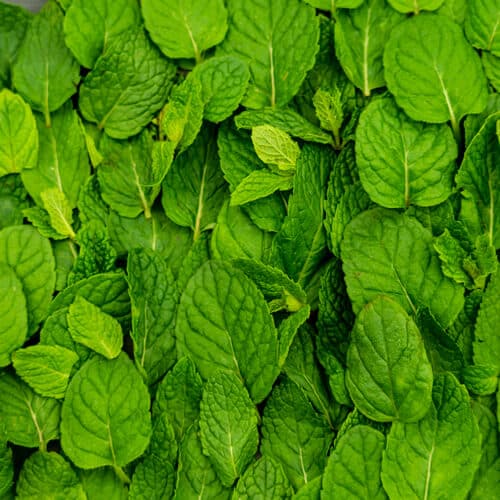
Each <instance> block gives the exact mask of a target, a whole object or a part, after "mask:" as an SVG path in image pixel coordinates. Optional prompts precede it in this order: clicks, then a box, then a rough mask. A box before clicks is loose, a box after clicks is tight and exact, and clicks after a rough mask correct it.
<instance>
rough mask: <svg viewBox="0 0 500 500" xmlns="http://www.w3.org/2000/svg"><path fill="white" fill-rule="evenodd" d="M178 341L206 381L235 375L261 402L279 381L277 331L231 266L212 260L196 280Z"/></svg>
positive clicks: (251, 287) (181, 315)
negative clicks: (220, 372)
mask: <svg viewBox="0 0 500 500" xmlns="http://www.w3.org/2000/svg"><path fill="white" fill-rule="evenodd" d="M242 304H244V308H243V306H242ZM249 331H251V332H252V336H251V337H249V336H248V332H249ZM176 337H177V350H178V354H179V356H182V355H189V356H190V357H191V358H192V359H193V361H194V362H195V364H196V366H197V368H198V370H199V371H200V374H201V376H202V377H203V378H205V379H206V378H209V377H211V376H212V375H214V374H215V373H216V371H217V370H219V369H220V370H225V371H232V372H234V373H236V374H237V375H238V376H239V377H241V378H242V379H243V380H244V382H245V385H246V387H247V389H248V390H249V392H250V395H251V397H252V399H253V401H254V402H256V403H259V402H260V401H262V400H263V399H264V398H265V397H266V396H267V394H269V392H270V390H271V387H272V385H273V383H274V381H275V379H276V377H277V376H278V373H279V368H278V352H277V351H278V348H277V345H278V339H277V332H276V329H275V327H274V323H273V319H272V317H271V314H270V312H269V308H268V306H267V304H266V302H265V299H264V297H263V296H262V293H261V292H260V291H259V290H258V289H257V287H256V286H255V284H254V283H253V282H252V281H251V280H250V279H249V278H247V276H246V275H245V274H244V273H243V272H242V271H239V270H237V269H235V268H233V267H232V266H230V265H229V264H228V263H226V262H218V261H209V262H207V263H206V264H204V265H203V266H202V267H201V268H200V269H199V270H198V271H197V272H196V274H195V275H194V276H193V277H192V278H191V280H190V281H189V283H188V285H187V287H186V288H185V290H184V293H183V294H182V297H181V301H180V305H179V309H178V313H177V324H176Z"/></svg>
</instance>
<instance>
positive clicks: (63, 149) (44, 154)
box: [21, 102, 90, 208]
mask: <svg viewBox="0 0 500 500" xmlns="http://www.w3.org/2000/svg"><path fill="white" fill-rule="evenodd" d="M35 118H36V123H37V127H38V134H39V141H40V148H39V153H38V166H37V168H33V169H31V170H23V172H22V175H21V177H22V180H23V183H24V186H25V187H26V189H27V191H28V192H29V194H30V196H31V197H32V198H33V199H34V200H35V201H36V203H37V205H40V206H43V203H42V198H41V193H42V192H43V191H45V190H46V189H50V188H58V189H59V190H60V191H62V192H63V193H64V194H65V195H66V198H67V199H68V201H69V203H70V205H71V208H73V207H75V206H76V203H77V200H78V194H79V192H80V188H81V187H82V186H83V184H84V183H85V181H86V180H87V178H88V176H89V174H90V166H89V160H88V156H87V151H86V149H85V139H84V137H83V134H82V130H81V128H80V125H79V123H78V115H77V113H76V111H75V110H74V109H73V107H72V105H71V102H68V103H66V104H65V105H64V106H63V107H62V108H61V109H59V110H58V111H57V112H56V113H53V114H52V115H51V119H52V124H51V126H50V127H49V128H48V127H46V126H45V125H44V123H43V120H42V118H41V116H40V115H36V116H35Z"/></svg>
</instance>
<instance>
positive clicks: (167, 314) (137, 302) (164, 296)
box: [127, 249, 179, 385]
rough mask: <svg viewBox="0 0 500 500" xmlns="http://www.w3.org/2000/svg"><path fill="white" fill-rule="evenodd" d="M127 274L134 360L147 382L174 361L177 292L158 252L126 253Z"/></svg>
mask: <svg viewBox="0 0 500 500" xmlns="http://www.w3.org/2000/svg"><path fill="white" fill-rule="evenodd" d="M127 273H128V283H129V293H130V300H131V303H132V331H131V333H130V336H131V337H132V341H133V343H134V358H135V363H136V366H137V367H138V368H139V371H141V372H142V373H144V375H145V376H146V380H147V383H148V385H151V384H153V383H155V382H156V381H158V380H159V379H160V378H161V377H162V376H163V375H164V374H165V373H166V372H167V371H168V370H169V369H170V368H171V367H172V365H173V364H174V363H175V357H176V352H175V338H174V328H175V314H176V311H177V303H178V299H179V297H178V295H179V293H178V291H177V287H176V283H175V280H174V277H173V275H172V271H171V270H170V269H169V268H168V267H167V265H166V263H165V261H164V260H163V258H162V257H161V255H160V254H159V253H156V252H153V251H151V250H142V249H141V250H134V251H132V252H130V253H129V256H128V260H127Z"/></svg>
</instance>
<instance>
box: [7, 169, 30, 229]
mask: <svg viewBox="0 0 500 500" xmlns="http://www.w3.org/2000/svg"><path fill="white" fill-rule="evenodd" d="M30 205H31V202H30V201H29V200H28V192H27V191H26V189H25V188H24V185H23V183H22V181H21V176H19V175H17V174H10V175H5V176H3V177H0V229H3V228H5V227H8V226H18V225H21V224H22V223H23V219H24V215H23V212H24V210H25V209H26V208H27V207H29V206H30Z"/></svg>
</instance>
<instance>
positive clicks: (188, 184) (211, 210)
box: [162, 126, 226, 240]
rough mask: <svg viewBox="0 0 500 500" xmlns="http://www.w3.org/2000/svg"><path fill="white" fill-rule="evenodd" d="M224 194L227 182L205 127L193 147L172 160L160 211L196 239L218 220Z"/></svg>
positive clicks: (164, 183)
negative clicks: (190, 232) (191, 232)
mask: <svg viewBox="0 0 500 500" xmlns="http://www.w3.org/2000/svg"><path fill="white" fill-rule="evenodd" d="M225 195H226V183H225V181H224V178H223V176H222V171H221V169H220V167H219V159H218V156H217V145H216V143H215V141H214V139H213V129H212V128H211V127H210V126H205V127H203V130H202V132H201V133H200V135H199V136H198V138H197V139H196V141H195V142H194V144H193V145H192V146H191V147H190V148H189V149H188V150H187V151H185V152H184V153H182V154H180V155H179V156H178V157H177V158H176V159H175V161H174V163H173V165H172V167H171V169H170V171H169V172H168V174H167V175H166V177H165V180H164V181H163V192H162V204H163V208H164V209H165V213H166V214H167V216H168V217H169V218H170V219H171V220H172V221H173V222H175V223H176V224H178V225H180V226H184V227H190V228H191V229H192V230H193V232H194V235H193V238H194V239H195V240H196V239H198V237H199V235H200V233H201V232H202V231H205V230H207V229H209V228H210V226H211V225H212V224H213V223H214V222H215V220H216V219H217V214H218V213H219V210H220V208H221V206H222V203H223V202H224V197H225Z"/></svg>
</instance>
